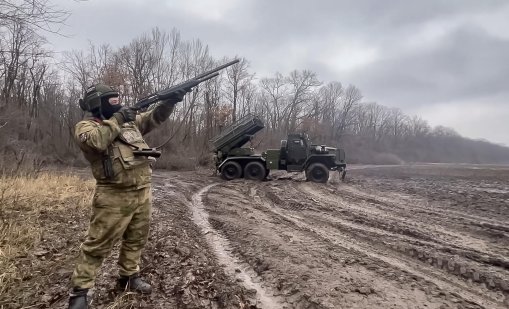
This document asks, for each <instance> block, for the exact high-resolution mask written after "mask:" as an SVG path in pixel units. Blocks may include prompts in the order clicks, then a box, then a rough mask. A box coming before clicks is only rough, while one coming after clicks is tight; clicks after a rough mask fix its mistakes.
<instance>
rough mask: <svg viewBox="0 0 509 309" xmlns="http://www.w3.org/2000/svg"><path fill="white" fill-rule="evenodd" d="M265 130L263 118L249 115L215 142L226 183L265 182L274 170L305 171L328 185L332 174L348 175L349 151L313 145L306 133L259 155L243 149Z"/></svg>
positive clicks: (317, 180) (249, 149) (295, 135)
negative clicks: (242, 181) (346, 159)
mask: <svg viewBox="0 0 509 309" xmlns="http://www.w3.org/2000/svg"><path fill="white" fill-rule="evenodd" d="M263 128H264V124H263V122H262V121H261V120H260V118H258V117H256V116H254V115H247V116H245V117H243V118H241V119H240V120H238V121H237V122H235V123H233V124H232V125H231V126H229V127H227V128H226V129H225V130H224V131H223V132H222V133H221V134H219V135H218V136H216V137H215V138H213V139H212V140H211V143H212V145H213V148H214V154H215V159H216V160H215V161H216V169H217V171H218V172H219V173H220V174H221V176H222V177H223V178H224V179H226V180H233V179H236V178H246V179H252V180H260V181H261V180H264V179H265V178H266V177H267V176H268V175H269V173H270V170H284V171H287V172H302V171H305V173H306V179H307V180H309V181H313V182H321V183H325V182H327V181H328V179H329V171H338V172H339V173H340V175H341V179H344V178H345V175H346V162H345V152H344V151H343V150H342V149H338V148H333V147H327V146H325V145H313V144H312V143H311V142H310V141H309V137H308V135H307V134H306V133H297V134H289V135H288V138H287V139H286V140H282V141H281V147H280V148H279V149H268V150H267V151H265V152H263V153H262V154H255V153H254V149H253V148H242V146H244V145H245V144H246V143H247V142H249V141H250V140H251V138H252V137H253V136H254V134H256V133H257V132H258V131H260V130H262V129H263Z"/></svg>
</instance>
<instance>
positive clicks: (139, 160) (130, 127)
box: [103, 122, 161, 179]
mask: <svg viewBox="0 0 509 309" xmlns="http://www.w3.org/2000/svg"><path fill="white" fill-rule="evenodd" d="M160 156H161V152H160V151H158V150H157V149H155V148H150V147H149V146H148V145H147V143H146V142H145V140H144V139H143V136H142V134H141V132H140V131H139V130H138V127H137V126H136V125H135V124H134V122H129V123H125V124H123V125H122V127H121V131H120V133H119V135H118V137H117V138H116V139H115V140H114V141H113V143H112V144H111V145H110V146H109V147H108V149H107V151H106V152H105V154H104V157H103V170H104V175H105V176H106V178H107V179H111V178H114V177H115V175H116V174H117V173H118V168H119V167H120V166H121V167H122V169H123V170H125V171H129V170H134V169H137V168H139V167H142V166H145V165H148V164H149V162H150V160H149V159H148V157H155V158H158V157H160ZM119 163H120V166H118V165H119Z"/></svg>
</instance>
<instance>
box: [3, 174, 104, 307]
mask: <svg viewBox="0 0 509 309" xmlns="http://www.w3.org/2000/svg"><path fill="white" fill-rule="evenodd" d="M93 189H94V182H93V181H91V180H87V181H84V180H82V179H80V178H79V177H77V176H72V175H60V174H55V173H40V174H38V175H30V174H26V175H17V176H5V175H2V176H0V222H1V225H0V295H5V294H7V292H8V291H9V290H12V289H13V288H15V287H16V286H17V284H19V283H20V282H21V281H22V280H25V278H23V277H24V276H25V277H26V273H27V269H21V268H23V267H22V265H23V264H20V263H19V260H20V259H27V260H33V259H35V258H36V257H41V256H44V255H45V254H46V253H48V252H49V251H50V250H49V249H48V248H50V247H51V245H48V244H47V243H44V244H43V243H42V242H45V241H46V239H47V238H48V234H54V235H57V236H58V230H57V231H55V229H54V227H55V225H56V224H58V223H59V220H57V219H56V218H59V219H60V218H65V216H66V214H69V213H70V212H73V211H74V212H76V211H79V212H84V210H85V209H86V208H87V207H88V206H89V205H90V200H91V195H92V194H93ZM53 219H54V220H53ZM62 228H63V229H65V228H66V227H65V226H63V227H62ZM48 230H51V231H50V232H49V233H48ZM49 236H51V235H49ZM62 236H63V235H62ZM28 271H30V270H29V269H28ZM0 303H1V300H0Z"/></svg>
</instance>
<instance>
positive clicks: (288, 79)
mask: <svg viewBox="0 0 509 309" xmlns="http://www.w3.org/2000/svg"><path fill="white" fill-rule="evenodd" d="M15 3H17V4H13V2H11V1H5V0H0V12H1V13H0V17H1V18H0V20H1V22H0V152H1V153H2V154H3V155H2V158H3V163H2V164H3V165H7V164H9V165H13V164H15V165H16V164H17V165H20V164H21V162H26V161H30V162H32V164H35V165H42V164H43V163H44V162H59V163H64V164H80V163H83V159H82V158H81V157H80V154H79V151H78V148H77V146H76V144H75V142H74V140H73V137H72V133H73V129H74V124H75V123H76V122H78V121H79V120H80V119H81V117H82V116H83V112H82V111H81V110H80V109H79V107H78V104H77V102H78V100H79V99H80V98H81V97H82V96H83V93H84V90H85V89H86V88H87V87H88V86H90V85H91V84H93V83H96V82H103V83H106V84H108V85H111V86H113V87H114V88H116V89H118V90H119V91H120V93H121V100H122V101H123V102H124V104H126V105H132V104H134V103H135V102H136V101H137V100H138V99H140V98H142V97H144V96H146V95H147V94H149V93H151V92H153V91H156V90H160V89H163V88H166V87H168V86H170V85H173V84H176V83H179V82H182V81H184V80H186V79H189V78H191V77H194V76H195V75H198V74H200V73H202V72H204V71H207V70H209V69H211V68H212V67H214V66H217V65H219V64H222V63H224V62H227V61H229V60H232V59H233V58H234V57H223V58H221V59H215V58H214V57H212V56H211V55H210V52H209V48H208V46H207V45H206V44H204V43H203V42H202V41H200V40H199V39H193V40H186V39H184V38H182V37H181V35H180V32H179V31H178V30H177V29H172V30H170V31H165V30H161V29H159V28H154V29H152V30H151V31H150V32H148V33H145V34H143V35H141V36H139V37H136V38H134V39H133V40H132V41H131V42H128V43H127V44H126V45H124V46H122V47H120V48H112V47H111V46H109V45H107V44H103V45H95V44H94V43H90V46H89V47H88V48H87V49H86V50H72V51H68V52H65V53H63V54H55V53H54V52H52V51H51V50H49V49H47V48H46V47H45V46H46V45H47V44H46V43H47V42H46V40H45V38H44V35H43V34H44V33H45V32H48V31H51V32H53V31H56V32H58V31H59V30H58V26H59V25H61V23H62V22H63V20H65V18H66V17H67V16H68V12H64V11H60V10H58V9H57V8H54V7H52V6H51V5H50V4H49V2H47V1H45V0H38V1H19V2H15ZM248 113H254V114H257V115H258V116H260V117H261V118H262V119H263V121H264V123H265V126H266V128H265V130H264V131H263V132H261V133H260V134H258V136H257V137H256V138H255V139H254V140H253V142H252V146H253V147H256V148H257V149H258V150H260V151H261V150H264V149H266V148H278V147H279V140H281V139H284V138H285V136H286V134H288V133H290V132H307V133H308V134H309V135H310V137H311V139H312V141H314V142H316V143H320V144H329V145H336V146H341V147H342V148H344V149H345V150H346V152H347V155H348V162H356V163H357V162H358V163H379V164H398V163H402V162H468V163H507V162H508V161H509V159H508V158H509V156H508V155H509V148H506V147H502V146H500V145H496V144H493V143H489V142H488V141H481V140H471V139H467V138H463V137H461V136H460V135H459V134H457V133H456V132H455V131H454V130H453V129H451V128H447V127H443V126H437V127H431V126H430V125H429V124H428V123H427V122H426V121H425V120H423V119H421V118H420V117H418V116H409V115H405V114H404V113H403V112H402V111H401V110H399V109H397V108H389V107H386V106H383V105H380V104H377V103H369V102H364V101H363V97H362V93H361V90H360V89H358V88H357V87H355V86H354V85H348V86H345V85H343V84H342V83H341V82H339V81H332V82H327V83H324V82H323V81H321V80H320V78H319V77H318V76H317V74H316V73H315V72H312V71H310V70H294V71H292V72H289V73H287V74H282V73H275V74H273V75H272V76H265V77H261V76H256V74H255V73H253V72H252V71H251V70H250V63H249V60H248V59H245V58H242V57H240V62H239V63H237V64H235V65H234V66H232V67H229V68H227V69H226V70H224V72H223V74H222V75H221V76H220V77H219V78H215V79H212V80H209V81H207V82H206V83H204V84H201V85H200V86H199V87H197V88H195V90H194V91H193V92H191V93H190V94H188V95H187V96H186V97H185V99H184V101H183V102H182V103H181V104H180V105H179V107H178V108H177V110H176V112H175V113H174V114H173V115H172V116H171V118H170V120H169V121H167V122H166V123H165V124H164V128H162V129H161V130H157V131H155V132H153V133H151V134H150V136H149V138H148V139H149V142H150V143H151V144H152V145H158V144H161V143H162V142H164V141H166V140H168V139H169V143H167V144H166V145H165V146H164V149H163V151H164V152H166V153H167V154H168V155H166V156H165V159H162V160H160V162H159V163H158V164H159V166H160V167H167V168H186V167H189V168H192V167H193V166H195V165H196V164H207V163H208V162H209V160H210V157H211V156H210V149H209V144H208V141H209V140H210V139H211V138H212V137H213V136H214V135H215V134H217V133H219V132H220V131H221V130H222V129H224V128H225V126H227V125H229V124H231V123H232V122H234V121H236V120H237V119H239V118H240V117H243V116H244V115H246V114H248Z"/></svg>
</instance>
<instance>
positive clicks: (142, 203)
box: [72, 187, 152, 288]
mask: <svg viewBox="0 0 509 309" xmlns="http://www.w3.org/2000/svg"><path fill="white" fill-rule="evenodd" d="M151 212H152V193H151V188H150V187H148V188H142V189H139V190H134V191H125V190H121V189H115V188H109V187H97V188H96V191H95V194H94V199H93V202H92V217H91V219H90V226H89V229H88V235H87V238H86V240H85V242H84V243H83V244H82V245H81V252H80V256H79V258H78V262H77V264H76V267H75V269H74V272H73V275H72V285H73V287H79V288H91V287H93V286H94V282H95V277H96V275H97V271H98V270H99V268H100V266H101V264H102V262H103V260H104V258H106V257H108V256H109V255H110V253H111V249H112V248H113V246H114V245H115V243H117V242H118V241H119V240H120V239H122V243H121V246H120V252H119V258H118V266H119V275H121V276H130V275H132V274H134V273H137V272H139V270H140V267H139V263H140V258H141V251H142V249H143V247H144V246H145V244H146V242H147V239H148V232H149V224H150V215H151Z"/></svg>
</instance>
